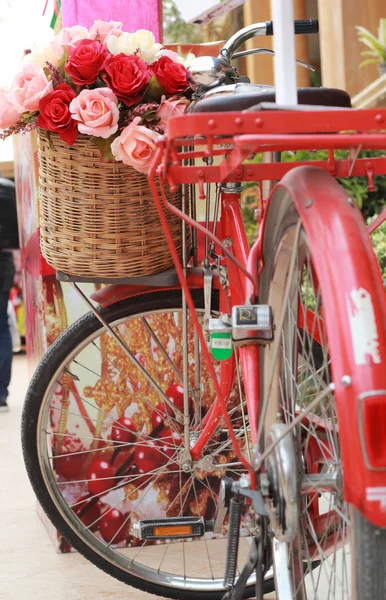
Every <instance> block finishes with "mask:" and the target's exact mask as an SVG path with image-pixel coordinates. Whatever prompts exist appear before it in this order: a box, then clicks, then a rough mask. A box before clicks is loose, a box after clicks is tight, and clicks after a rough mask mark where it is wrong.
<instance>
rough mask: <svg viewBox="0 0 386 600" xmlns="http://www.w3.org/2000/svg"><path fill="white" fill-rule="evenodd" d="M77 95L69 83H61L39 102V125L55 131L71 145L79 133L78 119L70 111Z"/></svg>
mask: <svg viewBox="0 0 386 600" xmlns="http://www.w3.org/2000/svg"><path fill="white" fill-rule="evenodd" d="M75 97H76V94H75V92H74V90H72V89H71V88H70V86H69V85H67V83H61V84H60V85H58V87H57V88H55V89H54V91H53V92H51V93H50V94H47V96H44V97H43V98H42V99H41V100H40V102H39V118H38V124H39V127H41V128H42V129H47V130H48V131H54V132H55V133H57V134H58V135H59V137H60V138H61V139H62V140H63V141H64V142H66V144H68V145H69V146H72V145H73V143H74V142H75V140H76V138H77V135H78V129H77V126H76V121H74V119H73V118H72V117H71V113H70V102H71V101H72V100H73V99H74V98H75Z"/></svg>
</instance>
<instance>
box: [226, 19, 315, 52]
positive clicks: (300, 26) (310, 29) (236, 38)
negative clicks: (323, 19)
mask: <svg viewBox="0 0 386 600" xmlns="http://www.w3.org/2000/svg"><path fill="white" fill-rule="evenodd" d="M294 28H295V34H298V35H300V34H311V33H318V31H319V22H318V21H317V20H316V19H300V20H297V21H294ZM260 35H273V23H272V21H265V22H262V23H254V24H253V25H248V26H247V27H244V28H243V29H241V30H240V31H238V32H237V33H235V34H234V35H232V37H231V38H229V40H228V41H227V42H226V43H225V45H224V47H223V49H222V50H221V53H220V55H221V56H222V57H223V58H226V59H227V60H228V61H230V60H231V59H232V56H233V54H234V53H235V52H236V50H237V49H238V48H239V47H240V46H241V45H242V44H244V43H245V42H247V41H248V40H249V39H251V38H252V37H257V36H260Z"/></svg>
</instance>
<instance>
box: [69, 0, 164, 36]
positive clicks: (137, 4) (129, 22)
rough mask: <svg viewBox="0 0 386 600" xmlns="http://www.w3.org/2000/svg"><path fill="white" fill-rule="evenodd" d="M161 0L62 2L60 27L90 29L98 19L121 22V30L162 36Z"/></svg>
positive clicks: (71, 0) (76, 0)
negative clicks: (141, 30) (143, 30)
mask: <svg viewBox="0 0 386 600" xmlns="http://www.w3.org/2000/svg"><path fill="white" fill-rule="evenodd" d="M160 5H161V2H160V0H62V15H63V27H72V25H83V26H84V27H91V25H92V24H93V23H94V21H96V20H97V19H101V20H102V21H110V20H112V21H121V22H122V23H123V30H124V31H129V32H133V31H136V30H137V29H149V30H150V31H152V32H153V33H154V35H155V38H156V40H157V41H160V39H161V36H162V23H161V19H162V15H161V9H160Z"/></svg>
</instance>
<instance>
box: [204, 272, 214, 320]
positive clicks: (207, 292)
mask: <svg viewBox="0 0 386 600" xmlns="http://www.w3.org/2000/svg"><path fill="white" fill-rule="evenodd" d="M203 271H204V303H205V312H204V319H205V324H204V329H205V330H206V331H208V325H209V320H210V314H211V308H212V280H213V271H212V270H211V269H210V268H207V267H203Z"/></svg>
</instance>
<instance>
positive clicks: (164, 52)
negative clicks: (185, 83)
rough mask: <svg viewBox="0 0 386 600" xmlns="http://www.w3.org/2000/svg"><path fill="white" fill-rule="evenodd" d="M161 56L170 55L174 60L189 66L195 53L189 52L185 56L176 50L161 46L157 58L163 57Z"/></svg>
mask: <svg viewBox="0 0 386 600" xmlns="http://www.w3.org/2000/svg"><path fill="white" fill-rule="evenodd" d="M161 56H168V57H169V58H171V59H172V61H173V62H176V63H180V64H181V65H184V67H186V68H188V66H189V65H190V63H191V62H192V60H193V59H195V58H196V57H195V55H194V54H193V53H192V52H189V54H187V56H185V58H184V57H183V56H180V55H179V54H177V52H174V50H167V49H166V48H161V50H160V51H159V52H158V53H157V55H156V57H155V60H158V59H159V58H161Z"/></svg>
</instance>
